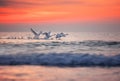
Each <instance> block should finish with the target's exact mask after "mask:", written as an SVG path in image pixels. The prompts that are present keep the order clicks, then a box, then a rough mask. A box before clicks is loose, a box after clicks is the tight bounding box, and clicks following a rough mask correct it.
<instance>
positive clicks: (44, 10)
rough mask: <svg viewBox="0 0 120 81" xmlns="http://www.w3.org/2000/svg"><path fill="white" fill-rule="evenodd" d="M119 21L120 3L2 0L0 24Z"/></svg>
mask: <svg viewBox="0 0 120 81" xmlns="http://www.w3.org/2000/svg"><path fill="white" fill-rule="evenodd" d="M109 19H113V20H114V19H120V0H1V1H0V22H1V23H15V22H51V21H56V22H59V21H60V22H61V21H63V22H64V21H66V22H68V21H75V20H76V21H101V20H109Z"/></svg>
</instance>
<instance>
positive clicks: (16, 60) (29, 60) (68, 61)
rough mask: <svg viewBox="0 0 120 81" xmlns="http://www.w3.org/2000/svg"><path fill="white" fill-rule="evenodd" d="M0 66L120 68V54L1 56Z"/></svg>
mask: <svg viewBox="0 0 120 81" xmlns="http://www.w3.org/2000/svg"><path fill="white" fill-rule="evenodd" d="M0 65H44V66H63V67H81V66H87V67H89V66H101V67H105V66H108V67H113V66H120V54H119V55H115V56H105V55H95V54H73V53H59V54H58V53H50V54H16V55H10V54H9V55H0Z"/></svg>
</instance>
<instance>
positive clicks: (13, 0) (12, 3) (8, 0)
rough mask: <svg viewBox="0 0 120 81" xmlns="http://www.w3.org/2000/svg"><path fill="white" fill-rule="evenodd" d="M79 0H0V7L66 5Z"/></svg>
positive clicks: (77, 2)
mask: <svg viewBox="0 0 120 81" xmlns="http://www.w3.org/2000/svg"><path fill="white" fill-rule="evenodd" d="M82 3H83V2H82V1H81V2H80V1H74V0H61V1H49V0H46V1H40V0H38V1H33V2H30V1H22V0H21V1H17V0H0V7H33V6H47V5H48V6H50V5H68V4H82Z"/></svg>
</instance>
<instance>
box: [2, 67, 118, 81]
mask: <svg viewBox="0 0 120 81" xmlns="http://www.w3.org/2000/svg"><path fill="white" fill-rule="evenodd" d="M119 80H120V68H119V67H112V68H100V67H89V68H87V67H77V68H69V67H41V66H0V81H119Z"/></svg>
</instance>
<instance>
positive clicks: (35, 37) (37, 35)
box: [31, 28, 42, 39]
mask: <svg viewBox="0 0 120 81" xmlns="http://www.w3.org/2000/svg"><path fill="white" fill-rule="evenodd" d="M31 31H32V33H33V34H34V37H33V39H39V36H40V35H41V34H42V31H40V32H39V33H37V32H35V31H34V30H33V29H32V28H31Z"/></svg>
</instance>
